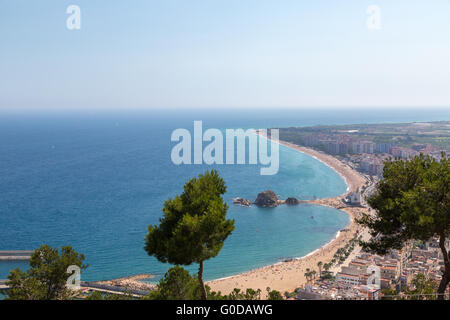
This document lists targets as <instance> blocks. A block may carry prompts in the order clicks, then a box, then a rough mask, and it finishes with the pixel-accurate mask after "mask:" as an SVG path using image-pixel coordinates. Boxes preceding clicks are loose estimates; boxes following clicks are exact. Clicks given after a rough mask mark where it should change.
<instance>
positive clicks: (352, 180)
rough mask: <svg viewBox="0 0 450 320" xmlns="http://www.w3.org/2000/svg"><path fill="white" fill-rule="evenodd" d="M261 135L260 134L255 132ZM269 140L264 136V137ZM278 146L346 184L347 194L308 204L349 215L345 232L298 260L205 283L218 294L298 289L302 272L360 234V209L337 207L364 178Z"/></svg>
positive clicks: (333, 162) (323, 157)
mask: <svg viewBox="0 0 450 320" xmlns="http://www.w3.org/2000/svg"><path fill="white" fill-rule="evenodd" d="M256 134H259V135H261V136H263V135H262V134H261V133H256ZM264 137H265V136H264ZM265 138H267V139H270V138H268V137H265ZM278 143H279V144H280V145H284V146H286V147H288V148H291V149H294V150H296V151H298V152H301V153H303V154H306V155H308V156H310V157H313V158H315V159H316V160H318V161H320V162H322V163H323V164H325V165H327V166H328V167H330V168H331V169H333V170H334V171H335V172H336V173H338V174H339V175H340V176H341V177H342V178H343V180H344V181H345V183H346V184H347V191H346V192H344V193H343V194H341V195H340V196H337V197H331V198H325V199H318V200H314V201H311V202H310V203H311V204H314V205H322V206H329V207H333V208H335V209H338V210H341V211H343V212H345V213H346V214H348V215H349V217H350V221H349V224H348V226H347V228H346V230H347V231H346V232H341V231H338V232H337V234H336V235H335V237H334V238H333V239H331V240H330V241H329V242H328V243H326V244H325V245H323V246H322V247H320V248H317V249H315V250H314V251H312V252H310V253H308V254H307V255H305V256H303V257H301V258H294V259H293V260H292V261H288V262H278V263H276V264H271V265H268V266H264V267H261V268H257V269H253V270H250V271H247V272H243V273H240V274H237V275H234V276H229V277H226V278H221V279H216V280H212V281H208V282H207V284H208V285H209V286H210V287H211V289H212V290H214V291H221V292H222V293H229V292H231V291H232V290H233V289H234V288H240V289H242V290H245V289H247V288H252V289H261V291H262V293H263V294H264V293H265V292H266V288H267V287H270V288H271V289H272V290H278V291H280V292H281V293H283V292H285V291H289V292H292V291H294V290H295V289H296V288H298V287H301V286H302V285H304V284H305V283H306V278H305V276H304V273H305V272H306V269H310V270H317V269H318V268H317V263H318V262H319V261H321V262H323V263H327V262H329V261H331V259H332V258H333V255H334V253H335V252H336V251H337V250H338V249H339V248H342V247H343V246H345V244H346V243H347V242H348V241H349V240H350V239H351V238H353V236H354V234H356V232H360V231H361V230H360V227H359V226H358V225H357V224H356V223H355V221H354V220H355V218H356V217H357V216H358V215H359V213H360V211H362V210H364V209H363V208H354V207H345V208H342V207H340V206H341V205H342V202H341V199H342V197H344V196H345V195H346V194H348V193H349V192H354V191H356V190H357V189H358V188H360V187H361V186H362V185H363V184H365V183H366V179H365V178H364V177H363V176H362V175H360V174H359V173H358V172H356V171H355V170H353V169H352V168H350V167H349V166H347V165H345V164H343V163H342V162H341V161H339V160H338V159H337V158H335V157H333V156H331V155H327V154H324V153H321V152H319V151H316V150H313V149H310V148H306V147H300V146H297V145H294V144H291V143H289V142H285V141H281V140H280V141H278Z"/></svg>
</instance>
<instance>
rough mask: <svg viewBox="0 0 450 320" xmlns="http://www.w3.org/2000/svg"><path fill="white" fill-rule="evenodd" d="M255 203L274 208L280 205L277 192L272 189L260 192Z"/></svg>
mask: <svg viewBox="0 0 450 320" xmlns="http://www.w3.org/2000/svg"><path fill="white" fill-rule="evenodd" d="M253 203H254V204H255V205H257V206H259V207H265V208H267V207H269V208H273V207H276V206H278V197H277V195H276V194H275V192H273V191H271V190H267V191H264V192H261V193H259V194H258V197H257V198H256V200H255V202H253Z"/></svg>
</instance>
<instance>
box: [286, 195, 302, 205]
mask: <svg viewBox="0 0 450 320" xmlns="http://www.w3.org/2000/svg"><path fill="white" fill-rule="evenodd" d="M284 203H285V204H287V205H289V206H295V205H297V204H299V203H300V201H299V200H298V199H297V198H294V197H289V198H287V199H286V200H285V201H284Z"/></svg>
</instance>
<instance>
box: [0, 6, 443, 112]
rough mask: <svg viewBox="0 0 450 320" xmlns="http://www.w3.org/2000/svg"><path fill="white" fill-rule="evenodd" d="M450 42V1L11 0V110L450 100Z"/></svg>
mask: <svg viewBox="0 0 450 320" xmlns="http://www.w3.org/2000/svg"><path fill="white" fill-rule="evenodd" d="M69 5H77V6H79V8H80V10H81V25H80V26H81V28H80V29H79V30H69V29H68V28H67V26H66V20H67V19H68V18H69V16H70V14H67V13H66V10H67V7H68V6H69ZM373 5H376V6H378V8H379V9H380V11H379V12H380V20H379V21H380V29H376V30H373V29H370V28H368V26H367V20H368V19H369V18H370V17H371V15H370V14H368V13H367V10H368V8H369V6H373ZM449 40H450V1H449V0H427V1H425V0H423V1H411V0H408V1H406V0H395V1H392V0H341V1H333V0H327V1H324V0H314V1H301V0H277V1H276V0H129V1H123V0H108V1H106V0H70V1H66V0H42V1H29V0H0V111H11V110H44V109H45V110H47V109H48V110H72V109H74V110H83V109H107V110H110V109H152V108H155V109H156V108H174V109H179V108H230V109H233V108H276V107H284V108H291V107H292V108H303V107H308V108H311V107H327V108H328V107H355V108H356V107H357V108H370V107H379V106H381V107H441V108H450V90H449V88H450V41H449Z"/></svg>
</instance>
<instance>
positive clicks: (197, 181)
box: [145, 170, 234, 299]
mask: <svg viewBox="0 0 450 320" xmlns="http://www.w3.org/2000/svg"><path fill="white" fill-rule="evenodd" d="M225 192H226V186H225V182H224V181H223V179H222V178H220V176H219V174H218V173H217V171H215V170H211V172H208V171H207V172H206V173H205V174H204V175H200V176H199V177H198V178H194V179H191V180H189V181H188V182H187V183H186V184H185V185H184V191H183V193H182V194H181V195H180V196H176V197H175V198H174V199H169V200H167V201H166V202H165V203H164V208H163V213H164V216H163V218H161V219H160V220H159V222H160V224H159V226H156V225H151V226H149V227H148V234H147V236H146V245H145V250H146V251H147V253H148V254H149V255H151V256H155V257H156V258H157V259H158V260H159V261H161V262H169V263H172V264H176V265H190V264H192V263H199V264H200V268H199V280H200V284H201V287H202V297H203V299H205V298H206V291H205V289H204V285H203V261H205V260H208V259H210V258H213V257H215V256H217V254H218V253H219V252H220V250H221V249H222V247H223V245H224V241H225V239H226V238H227V237H228V236H229V235H230V234H231V232H232V231H233V230H234V220H227V219H226V213H227V210H228V205H227V204H226V203H225V202H224V201H223V199H222V195H223V194H225Z"/></svg>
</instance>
